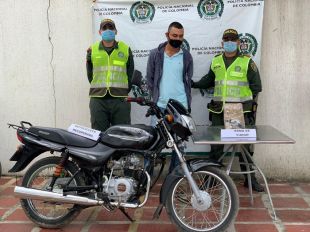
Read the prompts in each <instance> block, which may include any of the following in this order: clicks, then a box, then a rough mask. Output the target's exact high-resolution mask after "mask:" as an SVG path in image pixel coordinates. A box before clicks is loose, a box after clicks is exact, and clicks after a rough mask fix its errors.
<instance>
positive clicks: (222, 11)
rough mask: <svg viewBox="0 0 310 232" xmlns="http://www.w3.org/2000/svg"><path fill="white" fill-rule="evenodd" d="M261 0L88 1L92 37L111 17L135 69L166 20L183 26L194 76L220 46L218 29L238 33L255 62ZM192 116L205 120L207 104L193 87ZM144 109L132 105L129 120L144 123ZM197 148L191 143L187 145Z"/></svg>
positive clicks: (143, 64)
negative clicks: (104, 21)
mask: <svg viewBox="0 0 310 232" xmlns="http://www.w3.org/2000/svg"><path fill="white" fill-rule="evenodd" d="M263 9H264V1H263V0H200V1H188V0H187V1H186V0H170V1H162V0H156V1H152V0H150V1H96V3H95V4H94V6H93V9H92V11H93V39H94V42H95V41H97V40H100V35H99V25H100V22H101V20H102V19H104V18H110V19H112V20H114V21H115V24H116V28H117V37H116V39H117V40H122V41H124V42H125V43H127V44H128V45H129V46H130V47H131V49H132V52H133V55H134V61H135V69H138V70H140V71H141V72H142V73H143V74H144V75H145V73H146V64H147V59H148V53H149V51H150V49H153V48H155V47H157V46H158V45H159V44H160V43H162V42H164V41H166V36H165V33H166V32H167V29H168V26H169V24H170V23H171V22H174V21H178V22H180V23H181V24H182V25H183V27H184V30H185V41H184V43H183V46H185V47H186V48H187V49H188V50H189V51H190V52H191V54H192V56H193V59H194V76H193V79H194V81H197V80H200V78H201V77H202V76H204V75H205V74H207V73H208V71H209V68H210V64H211V60H212V58H213V57H214V55H216V54H218V53H220V52H221V51H222V47H221V41H222V39H221V38H222V34H223V32H224V30H225V29H227V28H234V29H236V30H237V31H238V33H239V34H240V39H241V46H240V49H241V51H242V52H243V53H247V54H250V55H251V56H252V59H253V60H254V61H255V62H256V64H257V66H258V67H260V55H261V34H262V22H263ZM192 95H193V102H192V115H193V117H194V119H195V122H196V124H197V125H202V124H208V123H209V120H208V112H207V103H208V101H209V99H207V98H205V97H202V95H201V93H200V91H198V90H193V91H192ZM145 111H146V109H144V111H141V107H140V106H135V105H132V123H137V122H139V123H141V122H145V123H149V121H150V120H149V119H146V118H145V117H144V115H145V113H144V112H145ZM197 149H198V150H202V151H205V148H201V147H199V146H195V148H194V147H193V146H190V149H189V150H195V151H198V150H197Z"/></svg>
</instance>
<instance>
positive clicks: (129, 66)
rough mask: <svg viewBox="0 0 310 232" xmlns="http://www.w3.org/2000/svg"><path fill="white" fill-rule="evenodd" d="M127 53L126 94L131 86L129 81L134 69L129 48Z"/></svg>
mask: <svg viewBox="0 0 310 232" xmlns="http://www.w3.org/2000/svg"><path fill="white" fill-rule="evenodd" d="M128 51H129V56H128V61H127V76H128V92H130V90H131V86H132V82H131V80H132V75H133V71H134V69H135V63H134V59H133V55H132V51H131V49H130V48H129V50H128Z"/></svg>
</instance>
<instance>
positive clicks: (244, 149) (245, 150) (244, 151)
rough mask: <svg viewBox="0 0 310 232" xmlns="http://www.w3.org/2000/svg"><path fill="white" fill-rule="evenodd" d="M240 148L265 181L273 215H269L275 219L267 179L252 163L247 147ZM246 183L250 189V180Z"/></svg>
mask: <svg viewBox="0 0 310 232" xmlns="http://www.w3.org/2000/svg"><path fill="white" fill-rule="evenodd" d="M242 150H243V153H244V154H245V155H246V156H247V157H248V158H249V160H250V162H251V164H252V166H254V167H255V168H256V169H257V171H258V172H259V173H260V175H261V176H262V177H263V180H264V183H265V186H266V192H267V195H268V198H269V202H270V206H271V210H272V213H273V215H271V217H272V218H273V220H277V215H276V211H275V209H274V206H273V202H272V199H271V194H270V190H269V187H268V183H267V179H266V177H265V175H264V173H263V172H262V170H261V169H260V168H259V167H258V166H257V165H256V164H254V162H253V160H252V158H251V155H250V153H249V152H248V151H247V149H246V148H245V147H242ZM246 162H248V160H246ZM248 175H250V174H248ZM248 184H249V189H251V190H252V188H251V187H250V186H251V185H250V182H248Z"/></svg>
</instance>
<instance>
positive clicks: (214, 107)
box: [207, 100, 223, 112]
mask: <svg viewBox="0 0 310 232" xmlns="http://www.w3.org/2000/svg"><path fill="white" fill-rule="evenodd" d="M207 107H208V109H209V110H210V111H213V112H221V111H222V109H223V102H219V101H213V100H211V102H210V103H208V105H207Z"/></svg>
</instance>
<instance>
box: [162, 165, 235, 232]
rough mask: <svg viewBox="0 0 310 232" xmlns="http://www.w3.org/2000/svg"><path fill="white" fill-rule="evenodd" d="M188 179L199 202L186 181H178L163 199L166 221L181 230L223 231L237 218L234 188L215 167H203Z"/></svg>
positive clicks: (182, 179) (227, 178)
mask: <svg viewBox="0 0 310 232" xmlns="http://www.w3.org/2000/svg"><path fill="white" fill-rule="evenodd" d="M192 176H193V178H194V181H195V182H196V184H197V186H198V188H199V192H200V196H201V198H202V200H203V203H202V204H199V203H198V201H197V199H196V197H195V195H194V193H193V191H192V188H191V187H190V184H189V182H188V181H187V178H185V177H184V178H180V179H178V180H177V181H175V183H174V184H173V186H172V188H171V190H170V192H169V196H168V199H167V204H166V207H167V211H168V214H169V216H170V218H171V219H172V221H173V222H175V224H176V225H177V226H178V227H179V228H180V229H181V230H182V231H212V232H213V231H224V230H225V229H226V228H227V227H228V226H229V225H230V223H232V222H233V220H234V219H235V217H236V215H237V211H238V207H239V198H238V192H237V189H236V186H235V185H234V183H233V181H232V180H231V178H230V177H229V176H227V175H226V174H225V173H224V172H223V171H222V170H220V169H218V168H215V167H205V168H203V169H200V170H198V171H197V172H195V173H193V174H192Z"/></svg>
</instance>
